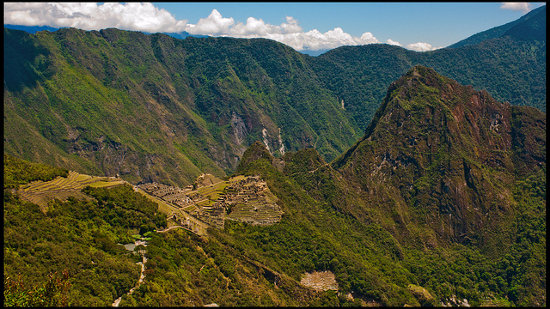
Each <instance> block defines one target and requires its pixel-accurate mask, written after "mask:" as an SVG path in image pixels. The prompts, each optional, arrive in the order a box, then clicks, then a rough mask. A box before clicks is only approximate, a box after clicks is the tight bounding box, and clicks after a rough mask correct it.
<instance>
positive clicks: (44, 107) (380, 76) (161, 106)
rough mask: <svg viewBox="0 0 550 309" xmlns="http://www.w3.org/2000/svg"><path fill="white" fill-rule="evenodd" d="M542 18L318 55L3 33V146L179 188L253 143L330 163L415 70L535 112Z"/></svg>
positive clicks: (209, 43) (255, 43)
mask: <svg viewBox="0 0 550 309" xmlns="http://www.w3.org/2000/svg"><path fill="white" fill-rule="evenodd" d="M544 8H545V7H544ZM545 20H546V15H545V9H542V8H541V9H537V10H535V11H533V12H531V13H530V14H528V15H527V16H525V17H523V18H522V19H519V20H518V21H517V22H515V23H514V25H513V27H511V28H510V29H508V30H510V31H512V32H513V33H515V34H514V35H507V36H502V37H499V38H494V39H490V40H485V41H482V42H480V43H478V44H475V45H467V46H463V47H459V48H446V49H441V50H436V51H433V52H424V53H418V52H413V51H409V50H406V49H403V48H400V47H396V46H390V45H384V44H374V45H366V46H355V47H340V48H337V49H334V50H331V51H329V52H327V53H324V54H323V55H320V56H318V57H311V56H308V55H304V54H301V53H298V52H296V51H294V50H293V49H292V48H290V47H287V46H285V45H283V44H281V43H277V42H274V41H270V40H265V39H252V40H247V39H232V38H194V37H187V38H185V39H176V38H172V37H168V36H166V35H163V34H152V35H146V34H142V33H139V32H130V31H121V30H117V29H105V30H101V31H82V30H77V29H70V28H64V29H60V30H58V31H55V32H47V31H41V32H37V33H35V34H29V33H25V32H21V31H17V30H12V29H7V28H6V27H5V29H4V64H5V65H4V115H5V116H4V120H5V121H4V132H5V133H4V144H5V151H6V152H7V153H9V154H12V155H18V156H21V157H23V158H26V159H32V160H33V161H37V162H45V163H50V164H54V165H58V166H63V167H65V168H70V169H74V170H78V171H81V172H87V173H96V174H102V175H110V176H113V175H115V174H120V175H122V176H123V177H125V179H128V180H130V181H135V182H138V181H152V180H155V181H160V182H164V183H169V184H179V185H184V184H189V183H191V182H192V180H193V179H194V178H195V177H196V176H197V175H199V174H200V173H201V172H209V173H213V174H215V175H218V176H223V175H226V174H227V173H230V172H231V171H233V170H234V169H235V168H236V166H237V164H238V161H239V159H240V157H241V156H242V154H243V152H244V150H245V149H246V147H248V146H249V145H251V144H252V143H253V142H254V141H257V140H261V141H264V143H265V144H266V145H267V146H268V149H269V151H270V152H271V153H272V154H273V155H275V156H281V155H283V154H284V152H285V151H289V150H294V151H295V150H298V149H301V148H303V147H314V148H315V149H317V151H318V152H319V153H320V154H321V156H322V157H323V158H324V159H325V160H327V161H330V160H332V159H334V158H335V157H336V156H338V155H339V154H340V153H341V152H343V151H344V150H346V149H347V148H348V147H349V146H351V145H352V144H353V143H354V142H355V141H356V140H357V139H359V138H360V137H361V136H362V134H363V131H364V129H365V128H366V126H367V125H368V123H369V122H370V120H371V119H372V117H373V115H374V112H375V111H376V110H377V108H378V106H379V104H380V101H381V100H382V98H383V96H384V93H385V90H386V88H387V87H388V86H389V84H390V83H391V82H392V81H393V80H395V79H397V78H398V77H399V76H401V75H402V74H404V73H405V72H407V70H409V69H410V67H412V66H413V65H416V64H423V65H427V66H430V67H433V68H435V69H436V70H437V71H439V72H441V73H442V74H444V75H447V76H449V77H451V78H454V79H456V80H457V81H459V82H461V83H464V84H471V85H473V86H474V87H475V88H476V89H487V91H488V92H489V93H490V94H491V95H492V96H494V97H495V98H497V99H498V100H502V101H504V100H506V101H509V102H510V103H512V104H513V105H530V106H535V107H537V108H539V109H541V110H542V111H545V108H546V41H545V36H542V37H541V36H540V31H545V30H544V29H545V27H542V28H540V25H541V24H544V25H545ZM513 29H516V30H517V29H519V30H517V31H516V30H513ZM541 29H542V30H541ZM537 31H538V32H537Z"/></svg>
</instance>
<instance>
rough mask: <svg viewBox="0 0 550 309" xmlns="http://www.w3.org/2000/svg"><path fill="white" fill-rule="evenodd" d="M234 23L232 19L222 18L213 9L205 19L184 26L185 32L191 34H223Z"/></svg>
mask: <svg viewBox="0 0 550 309" xmlns="http://www.w3.org/2000/svg"><path fill="white" fill-rule="evenodd" d="M234 23H235V21H234V20H233V18H224V17H222V14H220V12H218V10H216V9H214V10H212V13H210V15H208V17H207V18H201V19H199V22H198V23H197V24H196V25H192V24H189V25H186V26H185V31H187V32H189V33H191V34H209V35H217V34H225V33H227V32H228V31H229V28H230V27H231V25H233V24H234Z"/></svg>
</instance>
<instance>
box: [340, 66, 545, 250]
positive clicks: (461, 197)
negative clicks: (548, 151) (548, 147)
mask: <svg viewBox="0 0 550 309" xmlns="http://www.w3.org/2000/svg"><path fill="white" fill-rule="evenodd" d="M514 115H515V114H513V113H512V108H511V106H510V104H508V103H500V102H497V101H496V100H495V99H493V98H492V97H491V96H490V95H489V94H488V93H487V92H486V91H476V90H475V89H473V87H471V86H463V85H460V84H459V83H457V82H456V81H454V80H451V79H449V78H446V77H444V76H441V75H439V74H438V73H437V72H435V71H434V70H433V69H431V68H427V67H423V66H415V67H413V68H412V69H410V70H409V71H408V72H407V73H406V74H405V75H403V76H402V77H401V78H399V79H398V80H397V81H395V82H394V83H392V84H391V86H390V87H389V89H388V92H387V95H386V97H385V99H384V101H383V102H382V104H381V106H380V108H379V110H378V111H377V112H376V115H375V117H374V119H373V121H372V122H371V124H370V125H369V126H368V128H367V130H366V135H365V137H364V138H363V140H362V141H361V142H359V143H358V144H356V145H355V146H354V147H352V148H351V149H350V150H349V151H348V152H347V153H345V154H344V155H343V156H342V157H340V158H339V159H338V160H336V161H335V162H334V163H333V166H334V167H335V168H337V169H339V170H340V171H341V172H342V173H343V174H344V175H346V176H347V177H348V178H349V179H355V181H356V183H358V184H359V186H360V187H362V188H363V190H364V191H365V192H366V193H367V194H368V195H370V196H371V197H372V199H373V200H374V201H377V202H375V203H379V205H380V207H381V208H384V211H385V212H386V211H387V212H388V213H394V214H396V217H395V218H392V219H393V220H394V221H396V222H402V223H403V224H405V225H406V223H407V221H408V220H420V221H422V222H423V223H428V224H436V225H438V226H440V227H439V228H438V229H437V233H438V234H439V236H442V237H443V238H451V239H454V240H465V239H470V240H471V239H473V238H475V237H482V236H480V234H479V233H478V232H479V231H480V230H483V228H484V227H487V226H489V225H494V224H496V223H495V222H498V221H499V220H498V219H497V218H499V217H503V216H505V215H506V214H507V213H508V212H509V211H510V210H511V202H510V201H511V195H512V193H511V189H510V186H511V183H512V182H513V178H514V176H513V174H514V173H515V172H514V169H515V167H514V162H513V153H514V147H513V145H514V144H517V143H516V142H515V141H514V139H515V137H514V135H513V134H512V132H513V130H514V128H513V125H514V117H516V116H514ZM516 122H517V121H516ZM533 132H534V131H533ZM539 146H540V145H538V144H537V147H539ZM539 148H540V147H539ZM516 151H517V149H516ZM388 186H389V187H392V186H393V187H394V189H393V190H388V189H387V188H388ZM496 204H498V207H497V208H495V207H494V205H496ZM411 205H412V207H413V208H412V209H410V208H409V207H410V206H411ZM491 205H493V206H491ZM397 214H399V215H398V216H397ZM418 215H420V216H419V217H417V216H418ZM415 217H416V219H413V218H415ZM405 233H407V232H405ZM473 235H477V236H475V237H474V236H473ZM438 238H439V237H438Z"/></svg>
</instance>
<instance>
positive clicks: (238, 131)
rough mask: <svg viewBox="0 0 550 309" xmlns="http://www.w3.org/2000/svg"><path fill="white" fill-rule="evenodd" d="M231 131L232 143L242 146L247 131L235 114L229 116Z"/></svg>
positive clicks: (241, 120)
mask: <svg viewBox="0 0 550 309" xmlns="http://www.w3.org/2000/svg"><path fill="white" fill-rule="evenodd" d="M231 129H232V130H233V142H234V143H235V144H237V145H242V144H243V143H244V142H245V141H246V136H247V135H248V130H247V129H246V125H245V123H244V121H243V119H242V118H241V117H240V116H239V115H237V114H235V113H233V114H232V115H231Z"/></svg>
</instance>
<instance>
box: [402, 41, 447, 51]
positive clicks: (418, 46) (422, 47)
mask: <svg viewBox="0 0 550 309" xmlns="http://www.w3.org/2000/svg"><path fill="white" fill-rule="evenodd" d="M440 48H441V47H433V46H432V44H430V43H425V42H417V43H412V44H409V45H407V49H411V50H415V51H420V52H423V51H430V50H436V49H440Z"/></svg>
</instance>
